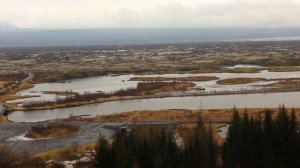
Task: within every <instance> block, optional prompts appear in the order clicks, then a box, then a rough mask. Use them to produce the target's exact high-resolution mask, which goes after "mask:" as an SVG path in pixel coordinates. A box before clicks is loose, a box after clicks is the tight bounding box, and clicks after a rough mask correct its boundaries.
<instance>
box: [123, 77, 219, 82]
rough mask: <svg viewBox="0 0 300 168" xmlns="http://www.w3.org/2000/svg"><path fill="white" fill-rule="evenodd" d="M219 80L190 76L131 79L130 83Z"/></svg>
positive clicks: (216, 78)
mask: <svg viewBox="0 0 300 168" xmlns="http://www.w3.org/2000/svg"><path fill="white" fill-rule="evenodd" d="M218 79H219V78H218V77H216V76H189V77H173V78H172V77H133V78H130V79H129V81H143V82H148V81H189V82H191V81H194V82H197V81H211V80H218Z"/></svg>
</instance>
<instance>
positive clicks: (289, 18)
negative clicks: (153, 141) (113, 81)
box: [0, 0, 300, 29]
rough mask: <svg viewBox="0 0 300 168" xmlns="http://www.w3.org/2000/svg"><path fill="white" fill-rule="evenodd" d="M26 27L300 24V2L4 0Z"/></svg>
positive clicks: (6, 13) (5, 17)
mask: <svg viewBox="0 0 300 168" xmlns="http://www.w3.org/2000/svg"><path fill="white" fill-rule="evenodd" d="M0 4H1V5H0V22H7V23H12V24H14V25H16V26H18V27H22V28H49V29H53V28H199V27H299V26H300V19H298V17H299V16H300V0H38V1H37V0H9V1H8V0H0Z"/></svg>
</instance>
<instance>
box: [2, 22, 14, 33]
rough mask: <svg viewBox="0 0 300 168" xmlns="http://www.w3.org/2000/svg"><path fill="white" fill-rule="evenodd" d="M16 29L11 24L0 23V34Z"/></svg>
mask: <svg viewBox="0 0 300 168" xmlns="http://www.w3.org/2000/svg"><path fill="white" fill-rule="evenodd" d="M17 29H18V28H17V27H16V26H15V25H14V24H11V23H7V22H0V32H3V31H14V30H17Z"/></svg>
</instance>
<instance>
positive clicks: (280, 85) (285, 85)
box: [267, 79, 300, 88]
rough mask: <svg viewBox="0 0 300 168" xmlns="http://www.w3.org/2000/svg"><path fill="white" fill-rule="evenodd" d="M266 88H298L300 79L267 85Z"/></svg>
mask: <svg viewBox="0 0 300 168" xmlns="http://www.w3.org/2000/svg"><path fill="white" fill-rule="evenodd" d="M267 87H276V88H300V79H286V80H283V81H280V82H277V83H273V84H269V85H267Z"/></svg>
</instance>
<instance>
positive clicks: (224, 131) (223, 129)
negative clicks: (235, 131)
mask: <svg viewBox="0 0 300 168" xmlns="http://www.w3.org/2000/svg"><path fill="white" fill-rule="evenodd" d="M228 129H229V125H226V126H225V127H221V128H220V129H219V130H220V132H218V135H219V136H220V137H221V138H224V139H225V138H226V137H227V132H228Z"/></svg>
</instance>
